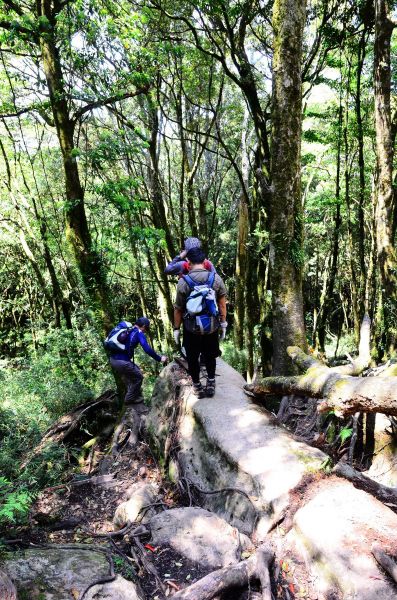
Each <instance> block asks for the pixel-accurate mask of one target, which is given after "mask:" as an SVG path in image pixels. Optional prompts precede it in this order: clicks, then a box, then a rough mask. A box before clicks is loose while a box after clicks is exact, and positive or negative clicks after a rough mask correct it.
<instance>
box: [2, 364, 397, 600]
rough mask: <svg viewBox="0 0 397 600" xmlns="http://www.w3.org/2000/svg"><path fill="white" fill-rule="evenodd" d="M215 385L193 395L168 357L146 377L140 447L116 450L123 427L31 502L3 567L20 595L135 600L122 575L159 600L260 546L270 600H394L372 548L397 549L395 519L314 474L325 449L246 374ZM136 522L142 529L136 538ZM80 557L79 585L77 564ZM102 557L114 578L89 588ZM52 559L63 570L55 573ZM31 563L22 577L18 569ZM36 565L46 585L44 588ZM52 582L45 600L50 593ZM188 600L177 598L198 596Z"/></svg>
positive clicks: (319, 471) (230, 595)
mask: <svg viewBox="0 0 397 600" xmlns="http://www.w3.org/2000/svg"><path fill="white" fill-rule="evenodd" d="M216 381H217V385H216V394H215V397H214V398H203V399H197V398H196V397H195V396H194V395H193V394H192V388H191V382H190V379H189V377H188V375H187V373H186V371H185V370H184V369H183V368H182V367H181V365H180V364H178V363H177V362H174V363H171V364H170V365H169V366H168V367H167V368H166V369H164V370H163V372H162V373H161V375H160V377H159V378H158V380H157V383H156V386H155V390H154V393H153V397H152V405H151V409H150V412H149V413H148V414H146V413H147V410H145V407H143V406H141V407H140V408H139V407H138V411H139V413H140V415H139V417H140V418H141V420H142V421H141V424H142V425H144V429H145V430H146V432H147V435H148V436H149V438H150V439H151V442H150V445H149V444H148V443H147V441H148V438H147V437H146V438H144V440H143V439H141V441H138V442H136V443H135V442H134V443H132V444H128V438H126V436H125V432H121V434H120V437H119V439H120V440H121V439H122V440H125V439H127V442H126V443H125V442H124V441H123V442H122V443H121V444H119V449H118V451H117V452H114V453H113V455H109V454H108V455H106V456H105V457H104V459H103V460H102V462H101V463H99V465H98V467H97V471H96V472H94V473H91V475H90V477H87V478H86V479H85V481H83V482H77V483H75V484H74V483H72V484H70V485H69V486H67V485H65V486H57V487H55V488H49V489H47V490H45V491H44V492H43V493H42V494H41V496H40V498H39V500H38V501H37V502H36V504H35V506H34V510H33V511H32V514H31V527H30V529H29V530H28V531H25V532H24V533H23V534H22V535H21V539H20V541H19V543H18V544H16V545H17V547H19V548H20V549H21V550H22V549H25V550H26V556H25V558H21V557H18V558H17V559H16V560H14V561H13V560H9V561H8V563H6V565H5V569H6V571H8V573H9V574H10V576H11V577H12V578H13V579H14V580H15V583H16V584H17V585H18V584H19V585H22V584H23V586H25V587H23V588H21V589H29V590H32V589H33V590H34V594H36V592H37V594H40V593H42V594H44V595H43V596H37V597H40V598H41V597H43V598H45V599H46V600H47V598H48V599H49V598H51V599H55V600H69V599H70V598H79V599H80V598H81V599H82V600H83V599H84V600H86V599H87V598H91V596H92V598H101V599H102V598H103V599H105V598H106V599H107V598H112V599H113V598H117V599H120V600H124V598H130V597H134V596H133V595H132V596H129V595H128V594H131V593H132V592H131V590H130V589H129V588H128V586H129V585H132V584H130V583H129V582H128V580H131V579H132V580H134V581H135V582H138V586H137V594H138V595H137V596H136V597H137V598H138V599H145V600H149V599H151V600H152V599H154V598H156V597H157V598H159V599H162V598H165V597H168V596H170V597H171V596H173V595H175V594H179V593H180V594H183V593H184V592H182V590H183V589H184V588H186V589H188V588H189V586H190V585H191V584H192V583H193V582H195V581H200V580H201V578H203V577H204V576H206V575H207V576H208V577H211V576H213V573H216V571H213V569H214V567H215V566H216V564H220V565H222V564H224V565H225V568H226V569H233V568H236V569H237V568H238V565H239V564H241V563H239V562H238V561H241V560H243V559H246V558H248V557H251V558H250V560H255V556H256V552H259V548H261V547H262V546H261V544H263V543H265V544H266V546H267V548H269V549H270V552H271V556H273V555H274V561H273V562H272V564H271V566H270V569H269V572H270V578H271V589H272V594H273V597H274V598H277V599H282V600H293V599H297V598H307V599H308V600H309V599H310V600H314V599H316V600H329V599H330V598H332V599H333V600H353V599H354V600H356V599H357V600H373V598H375V597H376V598H377V600H388V599H390V600H391V599H392V598H395V597H396V594H397V588H396V585H395V583H393V582H392V581H391V580H390V579H389V577H388V576H387V575H386V574H385V572H384V571H383V570H382V569H380V568H379V567H378V563H377V561H376V560H375V558H374V555H373V554H372V553H371V548H372V546H373V545H374V544H375V545H377V547H378V549H379V548H381V551H383V552H386V553H388V554H392V555H395V554H396V550H397V515H396V514H395V513H394V512H393V511H392V510H390V508H388V507H387V506H385V505H383V504H382V503H381V502H379V501H378V500H376V499H375V498H374V497H373V496H371V495H369V494H368V493H366V492H364V491H361V490H357V489H355V488H354V486H353V485H352V484H351V483H350V482H348V481H346V480H344V479H342V478H339V477H336V476H335V475H329V474H326V473H325V472H324V470H323V465H324V464H325V463H326V458H327V457H326V455H325V454H324V453H323V452H322V451H321V450H319V449H318V448H314V447H312V446H309V445H308V444H306V443H305V442H304V441H301V440H299V439H296V438H295V437H294V436H293V434H291V433H290V432H289V431H287V430H286V429H285V428H284V427H282V426H280V425H279V424H278V422H277V419H276V418H275V417H274V416H273V415H272V414H271V413H269V412H268V411H266V410H265V409H263V408H262V407H260V406H257V405H255V404H254V403H253V401H252V400H251V398H249V397H248V396H247V395H246V394H245V393H244V390H243V386H244V384H245V380H244V379H243V378H242V376H241V375H240V374H238V373H237V372H236V371H235V370H234V369H233V368H232V367H230V366H229V365H228V364H227V363H225V362H224V361H223V360H218V363H217V378H216ZM137 414H138V412H137V407H129V408H127V410H126V412H125V415H124V416H125V418H126V419H127V422H131V421H133V420H134V419H136V417H137ZM159 458H160V460H158V459H159ZM160 464H161V465H162V467H163V468H160ZM167 475H168V478H167ZM199 506H200V507H202V508H204V509H205V510H202V508H198V507H199ZM200 511H201V512H200ZM219 517H220V518H219ZM139 522H140V523H141V525H139ZM203 523H204V525H203ZM206 523H208V524H209V525H208V526H207V525H206ZM228 524H230V525H231V527H230V525H228ZM137 527H138V528H139V527H141V528H142V527H143V530H141V532H140V534H139V536H141V537H138V538H137V537H134V535H133V534H134V531H135V530H136V528H137ZM203 527H204V529H203ZM117 530H120V534H117V533H116V532H117ZM214 536H215V538H216V540H217V542H216V543H215V542H214ZM247 536H249V538H250V539H251V541H250V540H249V539H248V537H247ZM237 541H238V546H237V547H236V543H237ZM32 544H35V545H36V546H38V547H39V548H36V549H35V548H32ZM48 546H50V547H48ZM87 549H88V550H89V551H90V553H89V554H90V558H89V559H88V555H87V563H84V564H85V569H86V571H87V572H89V571H90V569H91V568H92V581H91V583H90V581H89V580H90V577H89V576H84V577H81V576H80V570H79V569H80V567H79V561H80V562H81V560H83V559H82V558H81V557H82V556H85V553H86V554H87ZM255 549H257V550H256V552H255ZM98 551H99V553H100V555H98ZM101 552H102V558H101ZM95 553H96V554H95ZM253 553H254V554H253ZM77 555H78V556H79V557H80V559H79V561H77V562H76V560H75V556H77ZM91 555H93V556H91ZM29 556H30V558H29ZM72 556H73V557H74V559H73V560H72V561H71V560H70V557H72ZM211 556H212V557H213V558H210V557H211ZM68 557H69V558H68ZM198 557H199V558H198ZM214 557H215V558H214ZM233 557H235V558H233ZM105 559H106V560H108V561H109V564H112V565H113V566H115V567H116V572H115V573H114V575H113V574H112V575H111V577H110V579H111V580H112V581H110V582H109V583H101V584H98V585H96V586H94V584H95V581H99V580H101V579H103V578H105V579H106V578H108V579H109V573H108V570H109V569H108V567H107V562H106V560H105ZM207 559H208V560H207ZM56 560H58V561H59V562H60V563H61V564H62V565H65V564H66V565H67V568H66V574H63V573H64V571H63V570H62V569H63V567H62V568H61V567H58V566H56V567H54V566H53V565H54V563H55V561H56ZM29 561H30V562H29ZM32 561H33V564H34V565H35V568H34V569H33V575H32V574H31V573H30V575H29V572H31V571H32V569H31V566H29V567H28V569H27V568H26V565H31V564H32ZM236 561H237V563H236ZM71 563H74V566H73V565H72V566H71ZM7 564H8V566H7ZM49 564H50V565H52V567H51V568H49ZM55 564H56V563H55ZM247 564H248V563H247ZM40 565H41V566H40ZM90 565H92V567H91V566H90ZM40 568H41V569H42V572H41V571H40ZM112 568H113V567H112ZM73 569H77V571H76V570H73ZM26 571H28V575H26ZM47 571H48V572H49V573H50V574H51V573H52V575H51V577H53V580H52V581H50V580H48V581H46V577H45V573H46V572H47ZM54 571H55V572H56V575H54ZM76 573H77V574H76ZM111 573H113V571H112V572H111ZM116 575H117V580H116V579H115V577H116ZM54 577H55V579H54ZM112 578H113V579H112ZM54 581H56V587H58V588H59V590H58V595H57V596H53V595H51V594H53V593H54V585H55V584H54ZM71 581H72V583H73V586H72V587H71V584H70V582H71ZM87 581H88V585H89V588H90V589H89V590H88V591H87V592H85V591H84V590H85V589H86V588H87ZM21 582H22V584H21ZM243 583H244V582H243ZM211 585H212V584H211ZM112 586H113V587H112ZM117 586H118V587H117ZM125 586H127V587H125ZM36 588H37V589H36ZM131 589H132V588H131ZM134 589H135V588H134ZM257 589H258V588H257V587H256V585H255V583H254V582H253V583H252V586H251V587H250V586H249V590H251V591H248V595H247V593H245V595H244V593H243V594H242V593H241V591H240V592H235V593H234V592H231V591H229V592H227V595H226V596H224V597H225V598H227V600H243V599H244V600H248V599H249V598H252V599H253V598H256V597H258V596H256V595H255V594H257V591H255V590H257ZM71 590H72V592H73V593H72V592H71ZM94 592H95V593H94ZM29 593H30V591H29ZM251 593H252V596H251ZM269 593H270V592H269ZM37 594H36V595H37ZM73 594H74V595H73ZM92 594H94V595H92ZM134 594H135V591H134ZM195 594H196V592H193V595H191V596H188V595H187V596H186V597H187V598H195V600H196V599H199V598H201V596H200V595H198V596H196V595H195ZM36 595H32V596H29V598H30V597H31V598H32V599H33V598H36ZM21 597H22V598H24V597H25V596H23V595H22V596H21ZM177 597H178V598H179V596H177ZM182 597H185V596H181V598H182ZM202 597H203V598H204V597H207V596H202ZM208 597H212V596H208ZM263 597H265V596H263ZM269 597H270V596H269Z"/></svg>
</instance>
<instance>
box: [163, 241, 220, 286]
mask: <svg viewBox="0 0 397 600" xmlns="http://www.w3.org/2000/svg"><path fill="white" fill-rule="evenodd" d="M184 245H185V247H184V249H183V250H182V251H181V252H180V253H179V254H178V255H177V256H175V258H173V259H172V261H171V262H169V263H168V265H167V266H166V267H165V269H164V273H165V274H166V275H178V277H182V276H183V275H188V273H189V270H190V268H191V265H190V263H189V261H188V260H186V255H187V253H188V252H189V250H193V248H201V242H200V240H199V239H198V238H195V237H188V238H186V240H185V244H184ZM203 265H204V268H205V269H206V270H207V271H211V272H213V273H216V270H215V267H214V265H213V264H212V262H211V261H210V260H208V259H207V258H204V261H203Z"/></svg>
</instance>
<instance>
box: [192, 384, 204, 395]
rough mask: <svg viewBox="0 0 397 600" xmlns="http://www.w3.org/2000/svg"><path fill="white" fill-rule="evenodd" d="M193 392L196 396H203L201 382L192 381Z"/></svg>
mask: <svg viewBox="0 0 397 600" xmlns="http://www.w3.org/2000/svg"><path fill="white" fill-rule="evenodd" d="M193 394H194V395H195V396H196V397H197V398H205V389H204V388H203V386H202V385H201V383H193Z"/></svg>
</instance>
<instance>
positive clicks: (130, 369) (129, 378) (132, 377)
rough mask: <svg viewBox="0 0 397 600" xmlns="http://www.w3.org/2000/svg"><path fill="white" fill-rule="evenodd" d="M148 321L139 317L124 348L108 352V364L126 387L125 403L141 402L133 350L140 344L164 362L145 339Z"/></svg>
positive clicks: (140, 377) (162, 357)
mask: <svg viewBox="0 0 397 600" xmlns="http://www.w3.org/2000/svg"><path fill="white" fill-rule="evenodd" d="M149 326H150V321H149V319H147V318H146V317H140V318H139V319H138V320H137V321H136V323H135V325H134V326H133V327H132V329H131V332H130V333H129V334H128V339H127V340H126V342H125V350H118V351H112V352H111V354H110V364H111V366H112V368H113V369H114V370H115V371H116V372H117V373H119V375H120V376H121V379H122V380H123V382H124V383H125V385H126V387H127V393H126V395H125V398H124V402H125V404H137V403H139V402H143V396H142V382H143V375H142V371H141V370H140V368H139V367H138V365H137V364H135V361H134V350H135V348H136V347H137V346H138V344H140V345H141V346H142V348H143V350H144V351H145V352H146V354H148V355H149V356H150V357H151V358H153V359H154V360H156V361H157V362H161V363H163V364H165V363H166V362H167V360H168V359H167V357H166V356H165V355H161V356H160V355H159V354H157V352H155V351H154V350H153V348H151V347H150V346H149V344H148V342H147V340H146V336H145V331H147V330H148V329H149Z"/></svg>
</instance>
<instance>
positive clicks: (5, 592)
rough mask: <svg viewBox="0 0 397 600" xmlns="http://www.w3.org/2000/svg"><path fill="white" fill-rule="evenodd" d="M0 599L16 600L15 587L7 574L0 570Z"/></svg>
mask: <svg viewBox="0 0 397 600" xmlns="http://www.w3.org/2000/svg"><path fill="white" fill-rule="evenodd" d="M0 598H1V600H17V590H16V589H15V585H14V584H13V583H12V581H11V579H10V578H9V576H8V575H7V573H5V572H4V571H2V570H0Z"/></svg>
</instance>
